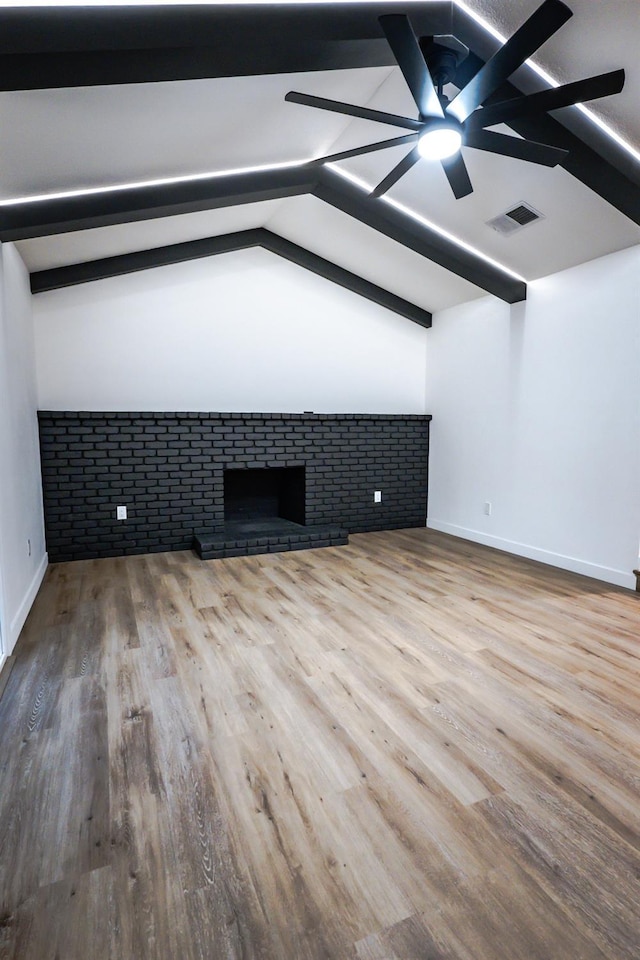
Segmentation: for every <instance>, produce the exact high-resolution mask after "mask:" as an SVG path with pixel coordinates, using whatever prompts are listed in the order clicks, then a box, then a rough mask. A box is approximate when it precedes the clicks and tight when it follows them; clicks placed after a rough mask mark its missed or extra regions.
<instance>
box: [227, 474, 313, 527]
mask: <svg viewBox="0 0 640 960" xmlns="http://www.w3.org/2000/svg"><path fill="white" fill-rule="evenodd" d="M224 520H225V524H229V523H233V524H242V525H245V524H247V525H256V524H259V525H261V526H262V525H265V524H267V523H273V522H277V521H278V520H287V521H290V522H292V523H297V524H301V525H304V522H305V469H304V467H268V468H267V467H265V468H264V469H256V470H225V471H224Z"/></svg>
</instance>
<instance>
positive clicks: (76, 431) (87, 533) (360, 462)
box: [38, 411, 431, 561]
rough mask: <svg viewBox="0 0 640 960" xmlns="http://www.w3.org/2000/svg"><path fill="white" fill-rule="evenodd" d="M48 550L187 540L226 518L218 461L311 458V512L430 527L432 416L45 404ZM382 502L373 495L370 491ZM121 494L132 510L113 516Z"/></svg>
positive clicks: (65, 555)
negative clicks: (122, 409) (48, 407)
mask: <svg viewBox="0 0 640 960" xmlns="http://www.w3.org/2000/svg"><path fill="white" fill-rule="evenodd" d="M38 417H39V421H40V447H41V455H42V476H43V486H44V508H45V523H46V533H47V548H48V551H49V559H50V560H52V561H58V560H78V559H84V558H90V557H107V556H118V555H122V554H130V553H147V552H153V551H159V550H184V549H187V548H189V547H190V546H191V540H192V537H193V532H194V530H201V529H203V528H207V527H211V526H213V525H215V524H216V523H221V522H222V521H223V519H224V508H223V480H222V478H223V470H224V469H225V468H231V467H233V468H239V467H265V466H267V467H286V466H291V467H297V466H305V467H306V522H307V524H308V525H313V524H337V525H339V526H341V527H344V528H346V529H348V530H349V531H350V532H354V533H355V532H361V531H366V530H390V529H393V528H398V527H413V526H423V525H424V523H425V519H426V500H427V466H428V451H429V421H430V419H431V418H430V417H427V416H415V415H414V416H382V415H376V414H367V415H363V414H331V415H326V414H260V413H249V414H242V413H76V412H63V413H61V412H50V411H41V412H40V413H39V414H38ZM374 490H382V497H383V501H382V503H380V504H374V503H373V491H374ZM118 504H124V505H125V506H126V507H127V509H128V520H126V521H117V520H116V519H115V516H116V506H117V505H118Z"/></svg>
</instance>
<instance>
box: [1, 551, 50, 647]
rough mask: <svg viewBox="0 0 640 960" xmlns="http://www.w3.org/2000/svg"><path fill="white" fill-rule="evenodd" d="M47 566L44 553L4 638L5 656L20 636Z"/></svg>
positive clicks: (47, 555)
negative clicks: (7, 634)
mask: <svg viewBox="0 0 640 960" xmlns="http://www.w3.org/2000/svg"><path fill="white" fill-rule="evenodd" d="M48 566H49V554H48V553H45V554H44V556H43V558H42V560H41V561H40V564H39V565H38V569H37V570H36V572H35V574H34V577H33V580H32V581H31V583H30V584H29V587H28V589H27V592H26V593H25V595H24V597H23V598H22V603H21V604H20V606H19V607H18V610H17V612H16V614H15V616H14V618H13V620H12V621H11V623H10V624H9V636H8V637H6V638H5V643H6V645H7V649H6V650H5V651H4V652H5V655H7V654H10V653H11V652H12V651H13V648H14V647H15V645H16V642H17V640H18V637H19V636H20V631H21V630H22V628H23V626H24V624H25V620H26V619H27V617H28V615H29V610H31V607H32V606H33V601H34V600H35V598H36V595H37V593H38V590H39V589H40V584H41V583H42V581H43V579H44V575H45V573H46V572H47V567H48Z"/></svg>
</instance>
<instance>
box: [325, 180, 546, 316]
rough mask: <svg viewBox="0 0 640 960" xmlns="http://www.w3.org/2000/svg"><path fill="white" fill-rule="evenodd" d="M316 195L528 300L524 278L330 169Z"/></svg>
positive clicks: (478, 280)
mask: <svg viewBox="0 0 640 960" xmlns="http://www.w3.org/2000/svg"><path fill="white" fill-rule="evenodd" d="M314 195H315V196H316V197H318V198H319V199H320V200H324V201H325V203H329V204H331V206H332V207H336V208H337V209H338V210H341V211H342V212H343V213H346V214H348V215H349V216H350V217H354V218H355V219H356V220H359V221H360V222H361V223H364V224H366V225H367V226H368V227H372V228H373V229H374V230H377V231H378V232H379V233H383V234H385V236H387V237H390V238H391V239H392V240H396V241H397V242H398V243H401V244H402V245H403V246H405V247H408V248H409V249H410V250H414V251H415V252H416V253H419V254H420V255H421V256H423V257H426V258H427V259H428V260H431V261H432V262H433V263H437V264H439V265H440V266H441V267H444V268H445V270H449V271H450V272H451V273H455V274H456V276H458V277H462V279H463V280H468V281H469V282H470V283H473V284H475V285H476V286H478V287H480V288H481V289H482V290H486V291H487V293H492V294H494V295H495V296H496V297H499V298H500V299H501V300H505V301H506V302H507V303H518V302H519V301H520V300H525V299H526V296H527V285H526V283H524V281H522V280H517V279H515V278H514V277H512V276H511V275H510V274H508V273H506V272H505V271H503V270H500V269H499V268H498V267H494V266H492V264H491V263H489V262H488V261H487V260H484V259H483V258H482V257H479V256H477V255H476V254H474V253H472V252H471V251H469V250H465V249H464V247H462V246H458V244H456V243H454V242H453V241H451V240H447V239H446V237H443V236H442V235H441V234H440V233H438V232H437V231H435V230H431V229H430V228H429V227H428V226H426V225H425V224H423V223H419V222H418V221H416V220H413V219H412V218H410V217H408V216H407V215H406V214H403V213H401V212H400V211H399V210H397V209H395V208H394V207H392V206H391V205H390V204H388V203H385V202H384V200H382V199H375V200H374V199H372V198H371V197H370V196H369V195H368V194H367V193H365V192H364V191H363V190H361V189H360V188H359V187H357V186H355V185H354V184H352V183H350V182H349V181H348V180H346V179H344V178H343V177H340V176H339V175H338V174H336V173H332V172H331V171H330V170H327V169H323V170H322V171H321V174H320V176H319V178H318V185H317V186H316V188H315V190H314Z"/></svg>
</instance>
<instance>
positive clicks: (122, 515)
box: [116, 507, 127, 520]
mask: <svg viewBox="0 0 640 960" xmlns="http://www.w3.org/2000/svg"><path fill="white" fill-rule="evenodd" d="M126 519H127V508H126V507H116V520H126Z"/></svg>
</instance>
